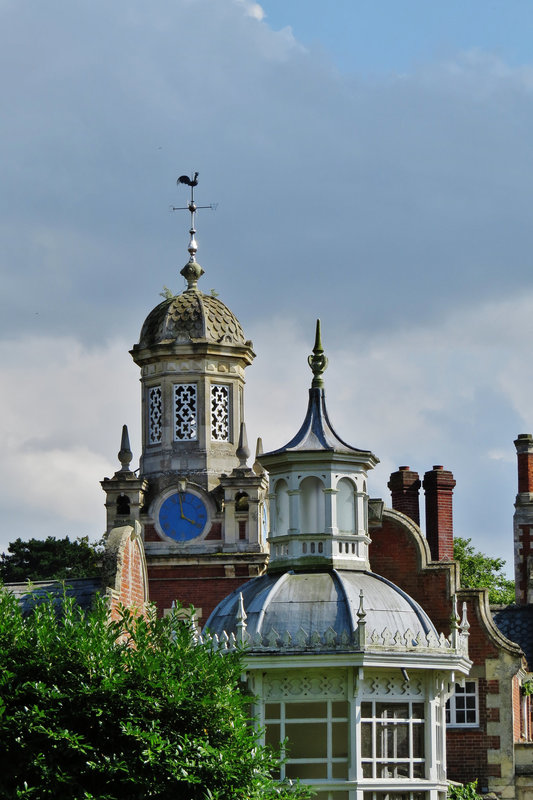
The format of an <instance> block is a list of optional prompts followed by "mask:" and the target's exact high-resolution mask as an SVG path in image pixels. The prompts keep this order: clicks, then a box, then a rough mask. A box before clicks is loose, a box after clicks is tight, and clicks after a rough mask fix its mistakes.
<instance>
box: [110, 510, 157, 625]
mask: <svg viewBox="0 0 533 800" xmlns="http://www.w3.org/2000/svg"><path fill="white" fill-rule="evenodd" d="M106 548H107V552H106V554H105V556H104V558H107V563H108V568H109V567H110V569H108V573H107V576H106V582H107V585H106V589H107V591H108V596H109V598H110V615H111V617H112V618H113V619H116V618H117V616H118V608H119V606H120V605H123V606H125V607H126V608H133V609H137V610H138V611H140V612H144V610H145V602H146V601H147V600H148V585H147V573H146V562H145V558H144V548H143V545H142V541H141V540H140V538H139V537H138V536H137V535H135V534H134V532H133V529H132V528H131V527H130V526H129V525H128V526H124V527H121V528H114V529H113V530H112V531H111V532H110V535H109V537H108V540H107V545H106Z"/></svg>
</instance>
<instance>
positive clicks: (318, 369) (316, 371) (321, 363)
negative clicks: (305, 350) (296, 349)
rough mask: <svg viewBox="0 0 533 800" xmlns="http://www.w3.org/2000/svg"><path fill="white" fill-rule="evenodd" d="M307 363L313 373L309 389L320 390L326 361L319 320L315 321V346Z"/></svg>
mask: <svg viewBox="0 0 533 800" xmlns="http://www.w3.org/2000/svg"><path fill="white" fill-rule="evenodd" d="M307 363H308V364H309V366H310V367H311V369H312V371H313V380H312V383H311V387H312V388H313V389H322V388H323V387H324V379H323V378H322V375H323V374H324V372H325V370H326V368H327V366H328V359H327V358H326V356H325V354H324V348H323V347H322V337H321V334H320V320H319V319H317V321H316V334H315V346H314V347H313V353H312V355H310V356H309V357H308V359H307Z"/></svg>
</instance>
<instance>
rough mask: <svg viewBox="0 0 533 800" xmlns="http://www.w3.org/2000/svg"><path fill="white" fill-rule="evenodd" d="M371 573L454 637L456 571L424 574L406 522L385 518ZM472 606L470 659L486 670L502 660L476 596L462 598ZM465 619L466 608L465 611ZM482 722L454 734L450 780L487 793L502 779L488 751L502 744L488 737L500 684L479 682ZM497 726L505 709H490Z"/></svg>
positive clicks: (445, 568) (375, 535)
mask: <svg viewBox="0 0 533 800" xmlns="http://www.w3.org/2000/svg"><path fill="white" fill-rule="evenodd" d="M371 536H372V543H371V545H370V548H369V550H370V567H371V569H372V571H373V572H376V573H378V574H379V575H383V576H384V577H385V578H388V579H389V580H391V581H392V582H393V583H395V584H397V585H398V586H400V588H401V589H403V590H404V591H406V592H407V593H408V594H409V595H410V596H411V597H413V598H414V599H415V600H416V601H417V602H418V603H420V605H421V606H422V608H423V609H424V610H425V611H426V613H427V614H428V615H429V616H430V618H431V620H432V621H433V623H434V625H435V627H436V628H437V630H438V632H439V633H440V632H443V633H445V634H446V635H448V634H449V632H450V616H451V612H452V601H451V597H450V586H451V585H452V586H453V583H452V576H453V573H452V570H453V569H454V568H453V566H452V565H451V564H450V565H447V564H445V563H436V562H433V563H432V564H431V566H428V568H426V569H424V570H423V569H422V568H421V563H422V555H421V552H420V551H421V547H422V545H421V543H420V542H419V541H418V540H417V538H416V537H415V535H414V534H413V533H412V532H411V530H410V528H409V527H408V526H406V525H403V524H402V522H401V519H395V520H393V519H391V518H387V516H385V517H384V520H383V526H382V528H378V529H373V530H372V531H371ZM463 599H464V600H466V602H467V616H468V622H469V624H470V630H469V633H470V636H469V641H468V645H469V654H470V658H471V659H472V661H473V662H474V664H476V665H479V666H481V667H483V669H484V668H485V660H486V659H487V658H497V657H498V654H499V653H498V649H497V647H496V646H495V644H494V643H493V641H492V640H491V639H490V638H489V636H488V635H487V633H486V630H485V627H484V624H483V622H482V620H481V618H480V616H479V611H478V603H479V595H478V594H477V593H476V592H475V591H472V592H468V591H466V592H459V600H460V601H462V600H463ZM459 613H460V614H462V608H461V607H460V608H459ZM478 688H479V722H480V725H479V727H478V728H465V727H461V728H448V729H447V737H446V741H447V748H448V758H447V761H448V778H449V779H451V780H455V781H460V782H461V783H464V782H470V781H473V780H475V779H476V778H477V779H479V786H480V787H486V786H487V781H488V778H489V776H498V775H499V770H500V767H499V765H491V764H489V763H488V760H487V748H491V749H492V748H498V747H499V741H498V742H496V741H495V738H498V737H489V736H488V735H487V733H486V724H487V720H488V716H487V704H486V696H487V693H491V694H492V693H496V694H497V693H499V682H498V681H486V680H484V679H481V680H480V681H479V687H478ZM488 711H489V714H490V715H491V717H490V718H491V720H493V721H496V717H497V716H498V715H499V709H489V710H488Z"/></svg>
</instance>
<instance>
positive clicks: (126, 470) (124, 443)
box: [115, 425, 133, 475]
mask: <svg viewBox="0 0 533 800" xmlns="http://www.w3.org/2000/svg"><path fill="white" fill-rule="evenodd" d="M132 458H133V453H132V452H131V448H130V437H129V434H128V426H127V425H123V426H122V437H121V440H120V450H119V452H118V460H119V461H120V467H121V468H120V470H119V471H118V473H115V474H120V475H126V474H131V470H130V464H131V460H132Z"/></svg>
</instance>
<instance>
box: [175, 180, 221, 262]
mask: <svg viewBox="0 0 533 800" xmlns="http://www.w3.org/2000/svg"><path fill="white" fill-rule="evenodd" d="M199 174H200V173H198V172H195V173H194V174H193V176H192V178H189V176H188V175H180V177H179V178H178V180H177V181H176V183H177V184H178V186H179V185H180V184H185V185H186V186H190V187H191V199H190V200H189V202H188V203H187V205H186V206H171V210H172V211H190V213H191V227H190V228H189V234H190V237H191V238H190V239H189V247H188V248H187V249H188V251H189V262H190V263H193V262H195V261H196V253H197V250H198V243H197V241H196V239H195V233H196V228H195V224H196V211H197V210H198V209H199V208H211V209H213V211H214V210H215V209H216V207H217V205H218V204H217V203H211V205H208V206H197V205H196V203H195V202H194V187H195V186H198V175H199Z"/></svg>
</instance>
